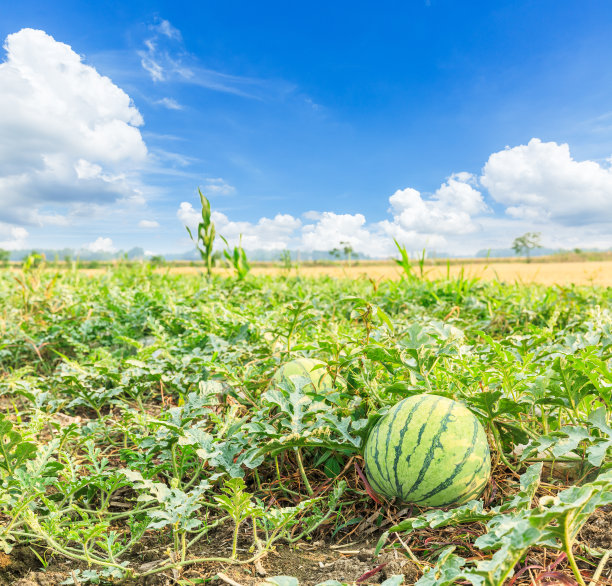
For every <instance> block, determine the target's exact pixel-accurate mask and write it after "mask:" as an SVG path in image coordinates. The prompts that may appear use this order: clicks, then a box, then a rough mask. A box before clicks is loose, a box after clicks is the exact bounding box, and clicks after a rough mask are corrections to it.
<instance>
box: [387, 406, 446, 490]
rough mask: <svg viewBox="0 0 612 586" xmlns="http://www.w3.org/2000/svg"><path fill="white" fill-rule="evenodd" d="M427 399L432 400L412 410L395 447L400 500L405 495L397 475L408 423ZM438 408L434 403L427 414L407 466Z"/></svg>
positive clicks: (409, 455)
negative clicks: (431, 416) (430, 418)
mask: <svg viewBox="0 0 612 586" xmlns="http://www.w3.org/2000/svg"><path fill="white" fill-rule="evenodd" d="M426 399H430V397H424V398H423V399H421V400H420V401H419V402H418V403H417V404H416V405H415V406H414V408H413V409H412V410H411V412H410V414H409V419H408V420H407V421H406V425H405V426H404V427H403V429H402V431H401V432H400V436H399V438H398V442H397V445H396V446H395V460H394V462H393V471H394V473H395V487H396V489H397V493H396V494H397V496H398V497H400V498H403V496H402V495H403V490H402V485H401V483H400V481H399V476H398V473H397V469H398V467H399V466H398V465H399V459H400V456H401V454H402V449H403V447H404V436H405V435H406V432H407V431H408V423H409V421H410V420H411V419H412V416H413V415H414V412H415V411H416V409H417V407H420V406H421V404H422V403H423V402H424V401H425V400H426ZM437 407H438V402H437V401H432V405H431V409H430V410H429V413H428V414H427V417H426V418H425V421H424V422H423V424H422V425H421V427H420V429H419V433H418V435H417V439H416V441H415V442H414V448H413V450H412V452H411V453H410V454H408V455H407V456H406V464H408V465H410V458H412V456H414V453H415V452H416V451H417V449H418V448H419V445H420V443H421V438H422V437H423V433H424V432H425V428H426V427H427V425H428V423H429V417H430V415H431V414H432V413H433V412H434V410H435V409H437Z"/></svg>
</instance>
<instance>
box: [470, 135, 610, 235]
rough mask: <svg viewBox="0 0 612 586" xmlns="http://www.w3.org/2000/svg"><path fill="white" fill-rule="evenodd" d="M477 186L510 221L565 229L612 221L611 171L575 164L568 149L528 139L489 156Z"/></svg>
mask: <svg viewBox="0 0 612 586" xmlns="http://www.w3.org/2000/svg"><path fill="white" fill-rule="evenodd" d="M480 182H481V183H482V185H483V186H485V187H486V188H487V189H488V190H489V193H490V194H491V197H492V198H493V199H494V200H495V201H497V202H499V203H501V204H503V205H504V206H506V214H508V216H510V217H512V218H517V219H522V220H528V221H540V222H546V221H550V222H554V223H556V224H560V225H566V226H580V225H587V224H597V223H601V222H610V221H612V170H611V169H610V167H603V166H601V165H600V164H598V163H596V162H595V161H575V160H574V159H573V158H572V156H571V154H570V149H569V146H568V145H567V144H557V143H556V142H542V141H541V140H540V139H537V138H532V139H531V140H530V141H529V143H528V144H526V145H519V146H516V147H514V148H506V149H505V150H503V151H500V152H497V153H493V154H492V155H491V156H490V157H489V160H488V161H487V163H486V164H485V166H484V169H483V173H482V177H481V178H480Z"/></svg>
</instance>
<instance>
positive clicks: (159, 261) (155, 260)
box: [149, 254, 166, 267]
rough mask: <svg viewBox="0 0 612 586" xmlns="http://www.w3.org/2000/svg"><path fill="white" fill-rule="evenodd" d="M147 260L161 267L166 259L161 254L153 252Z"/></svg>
mask: <svg viewBox="0 0 612 586" xmlns="http://www.w3.org/2000/svg"><path fill="white" fill-rule="evenodd" d="M149 262H150V263H151V264H152V265H154V266H158V267H162V266H164V265H165V264H166V259H165V258H164V257H163V256H162V255H161V254H154V255H153V256H152V257H151V258H150V259H149Z"/></svg>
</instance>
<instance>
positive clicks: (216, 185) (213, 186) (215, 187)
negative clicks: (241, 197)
mask: <svg viewBox="0 0 612 586" xmlns="http://www.w3.org/2000/svg"><path fill="white" fill-rule="evenodd" d="M205 181H206V185H205V186H204V187H203V188H202V192H203V193H204V194H205V195H234V194H235V193H236V188H235V187H234V186H233V185H230V184H229V183H227V182H226V181H225V180H224V179H222V178H221V177H212V178H208V179H206V180H205Z"/></svg>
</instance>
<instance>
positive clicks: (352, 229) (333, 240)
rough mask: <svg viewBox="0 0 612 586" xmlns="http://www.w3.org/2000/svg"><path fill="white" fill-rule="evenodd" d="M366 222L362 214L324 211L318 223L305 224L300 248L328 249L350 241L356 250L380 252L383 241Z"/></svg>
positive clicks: (369, 253)
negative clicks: (371, 230)
mask: <svg viewBox="0 0 612 586" xmlns="http://www.w3.org/2000/svg"><path fill="white" fill-rule="evenodd" d="M311 217H312V216H311ZM365 224H366V219H365V216H363V215H362V214H335V213H333V212H322V213H321V215H320V218H319V219H318V221H317V222H316V224H308V225H306V226H304V228H303V230H302V238H301V246H300V248H302V249H304V250H320V251H328V250H332V249H333V248H338V247H341V246H343V245H344V244H343V243H348V244H349V245H350V246H352V248H353V249H354V250H355V251H356V252H360V253H366V254H368V255H376V254H380V251H381V246H380V245H381V242H380V240H379V239H378V238H376V237H375V236H374V235H373V234H372V233H371V232H370V231H369V230H368V229H367V228H366V227H365Z"/></svg>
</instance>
